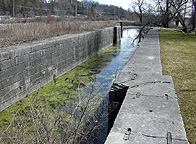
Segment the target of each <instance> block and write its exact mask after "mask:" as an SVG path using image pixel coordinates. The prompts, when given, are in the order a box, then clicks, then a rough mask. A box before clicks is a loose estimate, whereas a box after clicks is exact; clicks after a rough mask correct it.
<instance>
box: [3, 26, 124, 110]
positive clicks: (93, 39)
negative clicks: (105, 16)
mask: <svg viewBox="0 0 196 144" xmlns="http://www.w3.org/2000/svg"><path fill="white" fill-rule="evenodd" d="M120 33H121V27H119V26H117V31H116V35H117V41H119V40H120ZM113 38H114V27H110V28H105V29H101V30H95V31H91V32H85V33H82V34H70V35H65V36H60V37H54V38H50V39H47V40H43V41H39V42H33V43H28V44H23V45H19V46H11V47H9V48H4V49H0V112H1V111H2V110H4V109H6V108H7V107H9V106H10V105H12V104H14V103H15V102H17V101H19V100H21V99H22V98H24V97H25V96H26V95H28V94H30V93H32V92H34V91H36V90H38V89H39V88H40V87H42V86H44V85H45V84H47V83H49V82H50V81H52V80H53V78H54V77H58V76H60V75H62V74H64V73H66V72H67V71H69V70H71V69H72V68H74V67H75V66H77V65H79V64H81V63H82V62H84V61H86V60H87V59H89V58H90V57H92V56H94V55H96V54H97V53H98V52H100V51H101V50H103V49H105V48H107V47H108V46H110V45H112V44H113Z"/></svg>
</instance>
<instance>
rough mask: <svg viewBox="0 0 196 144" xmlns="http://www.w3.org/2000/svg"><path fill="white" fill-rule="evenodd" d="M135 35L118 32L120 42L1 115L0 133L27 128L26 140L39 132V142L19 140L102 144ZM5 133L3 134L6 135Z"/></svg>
mask: <svg viewBox="0 0 196 144" xmlns="http://www.w3.org/2000/svg"><path fill="white" fill-rule="evenodd" d="M139 33H140V30H139V29H138V28H133V27H129V29H125V30H123V38H122V39H121V43H119V44H117V45H116V46H114V47H109V48H108V49H106V50H105V51H103V52H101V53H99V54H98V55H96V56H95V57H93V58H91V59H89V60H88V61H86V62H85V63H83V64H81V65H79V66H77V67H76V68H74V69H73V70H71V71H69V72H67V73H66V74H65V75H63V76H61V77H59V78H55V79H54V81H52V82H51V83H49V84H47V85H46V86H44V87H43V88H41V89H39V90H38V91H36V92H34V93H33V94H31V95H30V96H28V97H26V98H24V99H23V100H21V101H19V102H18V103H16V104H15V105H13V106H11V107H9V108H8V109H6V110H5V111H3V112H1V113H0V129H3V127H4V126H9V128H10V129H12V133H14V131H16V130H22V129H18V125H20V126H22V127H25V128H28V133H30V134H31V135H35V136H36V134H37V133H36V132H39V135H40V137H39V138H40V139H36V138H34V137H33V138H30V135H29V134H28V133H23V135H22V136H21V135H20V136H21V137H23V138H24V139H26V138H25V136H26V137H27V138H28V139H30V140H32V141H37V142H38V140H39V141H41V140H42V142H43V143H44V142H46V139H44V137H46V134H47V135H49V136H50V138H53V137H56V139H53V140H54V141H56V142H57V143H69V142H70V143H73V142H76V143H86V142H87V141H88V142H89V143H104V142H105V140H106V138H107V135H108V133H109V131H110V129H111V127H112V125H113V122H114V120H115V117H116V115H117V113H118V110H119V108H120V106H121V104H122V102H123V100H124V96H125V95H126V91H127V89H128V87H126V86H124V85H121V84H116V83H115V82H114V81H115V78H116V77H117V76H118V75H119V74H120V72H121V70H122V68H123V67H124V66H125V65H126V63H127V62H128V61H129V60H130V58H131V57H132V55H133V54H134V51H135V50H136V49H137V47H138V43H137V40H135V38H136V37H138V35H139ZM35 108H36V111H33V112H32V110H33V109H35ZM13 115H14V116H15V118H14V121H12V120H13V117H12V116H13ZM21 120H22V121H21ZM39 120H41V121H42V123H40V122H39ZM33 121H34V123H31V122H33ZM20 122H22V123H20ZM10 124H12V125H11V126H10ZM24 124H25V125H24ZM35 124H36V126H37V125H38V124H39V127H35ZM51 125H52V126H53V127H55V128H56V129H53V128H52V126H51ZM34 129H35V130H36V131H34ZM6 130H7V129H6ZM54 131H55V133H54ZM0 132H1V130H0ZM12 133H10V134H12ZM6 134H7V135H9V133H8V131H6ZM21 134H22V131H21ZM27 141H28V140H27ZM8 142H9V140H8ZM46 143H47V142H46Z"/></svg>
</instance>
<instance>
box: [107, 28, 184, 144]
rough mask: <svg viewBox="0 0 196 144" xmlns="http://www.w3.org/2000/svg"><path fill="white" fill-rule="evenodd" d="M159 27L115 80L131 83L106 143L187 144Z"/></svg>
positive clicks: (150, 34)
mask: <svg viewBox="0 0 196 144" xmlns="http://www.w3.org/2000/svg"><path fill="white" fill-rule="evenodd" d="M158 30H159V29H158V28H153V29H151V30H150V31H149V32H148V34H147V36H146V37H145V39H144V40H143V41H142V43H141V44H140V46H139V48H138V49H137V50H136V52H135V53H134V55H133V57H132V58H131V60H130V61H129V62H128V63H127V65H126V66H125V67H124V68H123V70H122V72H121V74H120V75H119V77H118V78H117V80H116V81H115V83H117V84H123V85H126V86H129V88H128V90H127V93H126V96H125V99H124V101H123V103H122V106H121V108H120V110H119V113H118V115H117V117H116V120H115V122H114V125H113V127H112V129H111V131H110V133H109V135H108V137H107V140H106V142H105V143H106V144H111V143H112V144H125V143H130V144H137V143H138V144H141V143H145V144H163V143H165V144H166V143H167V144H170V143H174V144H187V143H188V140H187V138H186V132H185V129H184V124H183V120H182V117H181V114H180V108H179V105H178V99H177V95H176V93H175V89H174V84H173V81H172V77H171V76H165V75H162V66H161V60H160V45H159V34H158Z"/></svg>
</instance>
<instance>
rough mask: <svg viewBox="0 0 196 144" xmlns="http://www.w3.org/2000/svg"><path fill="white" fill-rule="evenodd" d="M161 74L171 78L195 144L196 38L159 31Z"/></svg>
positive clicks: (192, 143) (191, 138)
mask: <svg viewBox="0 0 196 144" xmlns="http://www.w3.org/2000/svg"><path fill="white" fill-rule="evenodd" d="M159 35H160V46H161V61H162V66H163V74H164V75H171V76H172V78H173V80H174V85H175V90H176V92H177V95H178V101H179V105H180V109H181V114H182V117H183V121H184V124H185V128H186V132H187V137H188V140H189V142H190V143H191V144H195V143H196V42H195V40H196V35H194V34H184V33H180V32H176V31H172V30H161V31H160V33H159Z"/></svg>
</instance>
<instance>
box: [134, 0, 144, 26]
mask: <svg viewBox="0 0 196 144" xmlns="http://www.w3.org/2000/svg"><path fill="white" fill-rule="evenodd" d="M131 7H132V8H133V10H134V13H135V14H136V15H137V16H138V17H139V21H140V24H141V25H142V24H143V14H144V10H145V2H144V0H136V1H135V2H133V3H132V4H131Z"/></svg>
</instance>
